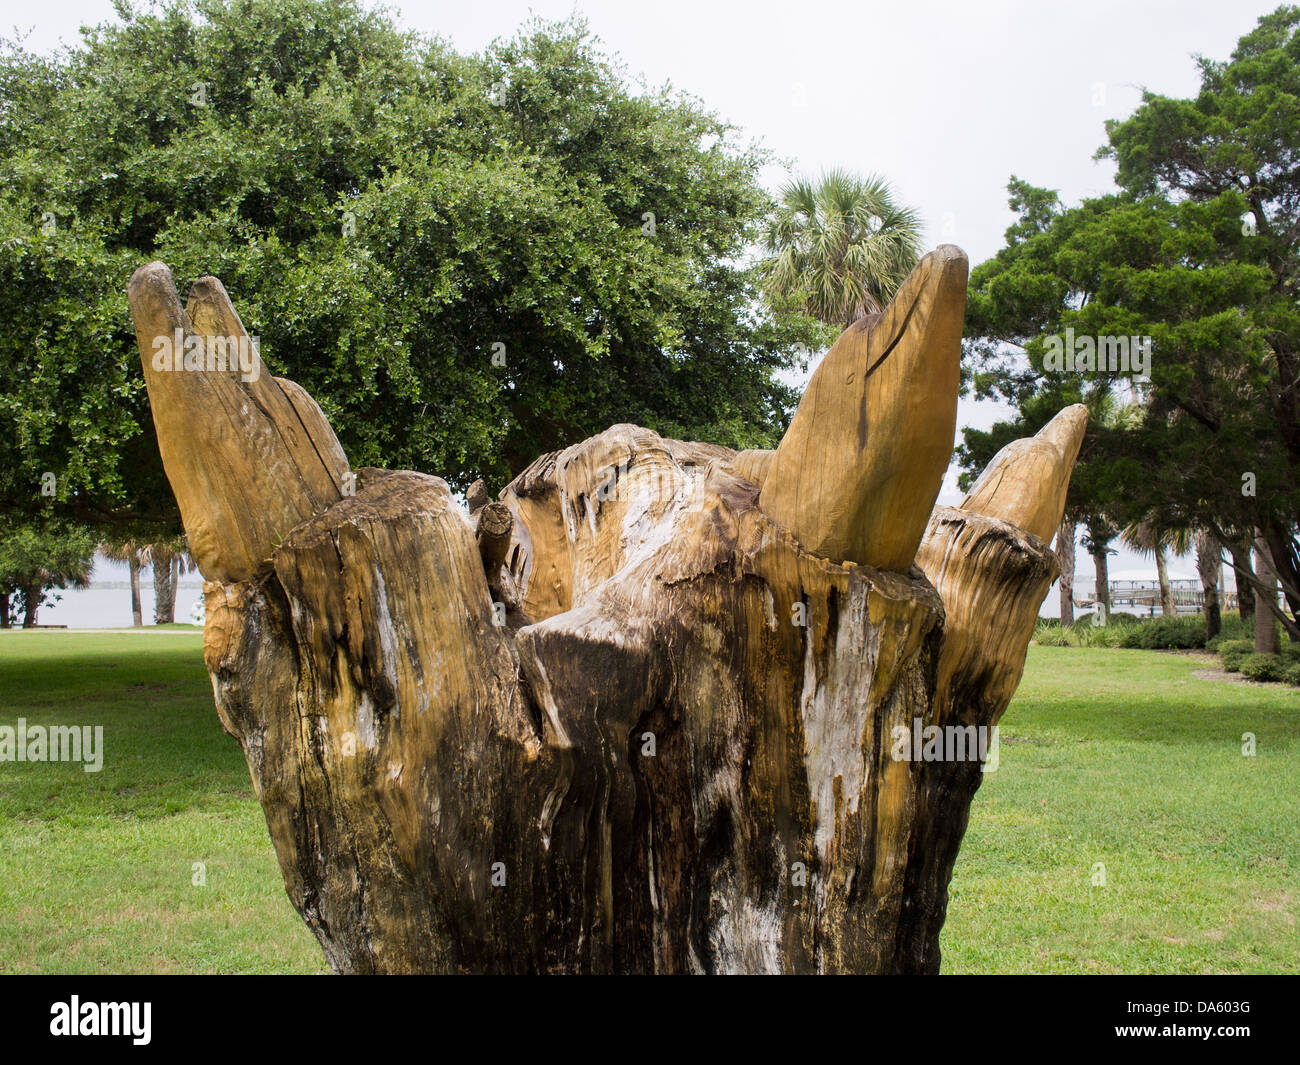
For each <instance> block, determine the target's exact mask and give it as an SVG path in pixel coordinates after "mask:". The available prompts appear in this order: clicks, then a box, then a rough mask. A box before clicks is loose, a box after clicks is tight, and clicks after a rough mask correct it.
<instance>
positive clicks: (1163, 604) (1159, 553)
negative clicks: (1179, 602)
mask: <svg viewBox="0 0 1300 1065" xmlns="http://www.w3.org/2000/svg"><path fill="white" fill-rule="evenodd" d="M1120 535H1121V536H1122V537H1123V539H1124V542H1125V543H1126V544H1128V545H1129V547H1132V548H1135V549H1136V550H1138V551H1141V552H1142V553H1143V554H1147V555H1154V556H1155V559H1156V580H1157V582H1158V583H1159V585H1160V613H1161V614H1162V615H1163V616H1164V617H1167V618H1173V617H1177V616H1178V607H1177V606H1176V605H1175V604H1174V592H1173V587H1172V586H1171V585H1170V583H1169V562H1168V554H1167V553H1168V551H1169V550H1170V549H1172V550H1173V552H1174V554H1175V555H1182V554H1186V553H1187V550H1188V548H1189V547H1190V546H1191V545H1190V539H1191V538H1190V536H1189V535H1188V532H1187V530H1186V529H1169V528H1165V527H1163V526H1161V525H1159V524H1158V523H1157V522H1156V521H1155V520H1154V519H1153V517H1152V516H1151V515H1148V516H1147V517H1145V518H1142V519H1141V520H1140V521H1133V522H1129V524H1128V525H1126V526H1124V529H1123V531H1122V532H1121V533H1120Z"/></svg>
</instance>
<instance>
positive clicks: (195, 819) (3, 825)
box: [0, 626, 326, 973]
mask: <svg viewBox="0 0 1300 1065" xmlns="http://www.w3.org/2000/svg"><path fill="white" fill-rule="evenodd" d="M184 628H187V627H182V626H178V627H176V629H175V630H173V631H167V632H162V633H158V634H156V635H155V634H153V633H145V632H130V631H126V632H121V633H112V634H95V635H82V634H76V633H52V632H33V633H24V632H4V633H0V725H9V726H11V727H12V726H15V725H16V724H17V719H18V718H19V717H25V718H26V719H27V721H28V723H29V724H69V725H72V724H75V725H99V724H102V725H103V726H104V749H105V758H104V768H103V769H102V771H100V772H99V773H86V772H84V771H83V769H82V767H81V766H80V765H77V764H69V763H44V764H18V763H14V762H0V973H14V972H46V973H97V972H324V971H326V966H325V964H324V961H323V960H322V957H321V953H320V949H319V947H317V945H316V940H315V937H314V936H312V934H311V933H310V932H309V931H308V930H307V928H306V926H305V925H304V924H303V923H302V921H300V920H299V918H298V915H297V914H296V913H294V910H293V907H292V906H290V905H289V900H288V897H287V896H286V895H285V893H284V885H283V882H282V881H281V879H280V870H279V867H278V865H277V864H276V860H275V852H274V851H273V850H272V848H271V841H270V837H269V836H268V835H267V831H266V822H265V821H264V820H263V818H262V811H261V807H259V806H258V804H257V800H256V799H254V798H253V786H252V783H251V781H250V780H249V777H248V768H247V767H246V766H245V764H244V756H243V754H242V753H241V752H240V750H239V746H238V745H237V744H236V743H235V741H234V740H233V739H231V738H230V737H229V736H227V735H226V734H225V733H224V732H222V730H221V725H220V724H219V723H218V721H217V715H216V711H215V710H214V709H213V707H212V686H211V684H210V683H209V681H208V675H207V673H206V672H205V671H204V668H203V642H202V636H201V634H200V633H199V631H198V630H197V629H195V630H192V631H191V632H184V631H183V629H184ZM196 862H201V863H203V869H204V871H205V873H206V884H205V885H204V886H196V885H195V884H194V882H193V881H194V880H195V878H196V875H195V874H196V870H195V863H196Z"/></svg>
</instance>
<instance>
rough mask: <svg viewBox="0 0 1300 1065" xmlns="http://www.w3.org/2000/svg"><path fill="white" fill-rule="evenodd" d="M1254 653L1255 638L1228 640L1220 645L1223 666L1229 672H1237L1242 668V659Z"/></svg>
mask: <svg viewBox="0 0 1300 1065" xmlns="http://www.w3.org/2000/svg"><path fill="white" fill-rule="evenodd" d="M1254 653H1255V641H1254V640H1226V641H1225V642H1224V643H1221V644H1220V645H1219V657H1220V658H1221V659H1222V660H1223V668H1224V669H1225V670H1227V671H1228V672H1229V673H1236V672H1237V671H1238V670H1239V669H1241V662H1242V659H1244V658H1245V657H1246V656H1247V655H1249V654H1254Z"/></svg>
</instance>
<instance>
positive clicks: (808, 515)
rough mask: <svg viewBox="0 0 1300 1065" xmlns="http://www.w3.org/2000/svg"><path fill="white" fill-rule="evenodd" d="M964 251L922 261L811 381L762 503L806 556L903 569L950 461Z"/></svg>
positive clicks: (945, 249) (943, 250) (942, 251)
mask: <svg viewBox="0 0 1300 1065" xmlns="http://www.w3.org/2000/svg"><path fill="white" fill-rule="evenodd" d="M966 273H967V262H966V255H965V253H963V252H962V250H961V249H960V248H957V247H954V246H953V245H951V244H945V245H942V246H940V247H939V248H937V249H936V250H935V251H933V252H931V253H930V254H929V255H926V256H925V257H924V258H923V259H922V260H921V262H920V263H919V264H918V265H917V267H916V269H915V270H913V271H912V273H911V274H910V275H909V276H908V278H907V280H906V281H904V282H903V284H902V286H901V287H900V288H899V290H898V293H897V295H895V297H894V299H893V300H892V301H891V302H890V304H889V306H888V307H887V308H886V309H885V312H884V314H882V315H880V316H878V317H877V316H868V317H866V318H863V319H861V320H860V321H859V322H857V323H855V324H854V325H852V326H850V327H849V328H848V329H846V330H845V331H844V333H843V334H842V335H841V336H840V338H839V340H837V341H836V342H835V344H834V346H833V347H832V348H831V350H830V351H829V352H828V353H827V355H826V357H825V358H824V359H823V360H822V362H821V365H819V366H818V367H817V370H816V372H815V373H814V374H813V376H812V380H811V381H809V383H808V387H807V389H806V390H805V392H804V394H803V399H802V400H801V401H800V403H799V408H798V410H797V411H795V415H794V418H793V419H792V420H791V422H790V428H789V429H788V430H787V432H786V434H785V436H784V437H783V438H782V440H781V444H780V446H779V447H778V448H777V449H776V455H775V456H774V457H773V459H772V461H771V465H770V467H769V468H768V471H767V476H766V479H765V480H764V482H763V492H762V496H761V497H760V500H759V505H760V506H761V507H762V508H763V513H765V514H766V515H767V516H768V517H769V518H771V519H772V520H773V521H774V522H776V523H777V524H778V525H782V526H784V527H785V528H787V529H789V530H790V531H791V532H792V533H794V535H795V536H796V537H797V538H798V540H799V542H800V543H801V544H803V546H804V547H806V548H807V549H808V550H809V551H811V552H812V553H813V554H815V555H821V556H822V557H823V558H830V559H835V560H836V561H840V562H857V563H860V564H862V565H865V566H876V567H878V568H880V569H888V570H895V571H897V572H899V573H906V572H907V570H908V569H909V568H910V567H911V565H912V560H913V558H914V557H915V555H916V548H917V545H918V544H920V542H921V536H922V534H923V533H924V532H925V526H926V522H927V521H928V520H929V517H930V510H931V508H932V507H933V506H934V501H935V498H936V497H937V496H938V494H939V487H940V485H941V484H942V482H943V475H944V471H945V470H947V468H948V462H949V460H950V459H951V458H952V443H953V433H954V432H955V430H956V426H957V388H958V378H959V363H960V359H961V330H962V317H963V315H964V313H965V307H966Z"/></svg>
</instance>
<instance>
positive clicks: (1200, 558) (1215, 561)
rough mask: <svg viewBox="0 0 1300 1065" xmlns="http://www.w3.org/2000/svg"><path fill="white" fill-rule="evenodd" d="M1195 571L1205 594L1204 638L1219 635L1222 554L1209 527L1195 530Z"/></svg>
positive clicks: (1220, 623)
mask: <svg viewBox="0 0 1300 1065" xmlns="http://www.w3.org/2000/svg"><path fill="white" fill-rule="evenodd" d="M1196 572H1197V574H1198V575H1199V576H1200V578H1201V591H1202V592H1204V594H1205V638H1206V639H1207V640H1212V639H1214V637H1216V636H1218V635H1219V629H1220V627H1221V625H1222V617H1221V606H1220V603H1219V581H1220V580H1221V579H1222V576H1223V556H1222V554H1221V548H1220V547H1219V541H1218V538H1217V537H1216V536H1215V535H1214V533H1212V532H1210V530H1209V529H1197V530H1196Z"/></svg>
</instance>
